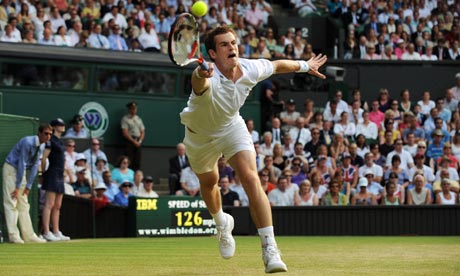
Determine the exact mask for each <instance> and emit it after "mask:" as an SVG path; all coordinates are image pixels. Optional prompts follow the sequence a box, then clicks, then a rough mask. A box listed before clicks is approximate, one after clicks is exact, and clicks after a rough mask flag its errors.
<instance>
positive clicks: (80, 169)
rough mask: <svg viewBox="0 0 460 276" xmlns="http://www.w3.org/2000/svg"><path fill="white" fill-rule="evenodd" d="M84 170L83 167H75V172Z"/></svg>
mask: <svg viewBox="0 0 460 276" xmlns="http://www.w3.org/2000/svg"><path fill="white" fill-rule="evenodd" d="M85 170H86V168H85V167H78V166H77V167H75V172H76V173H79V172H83V171H85Z"/></svg>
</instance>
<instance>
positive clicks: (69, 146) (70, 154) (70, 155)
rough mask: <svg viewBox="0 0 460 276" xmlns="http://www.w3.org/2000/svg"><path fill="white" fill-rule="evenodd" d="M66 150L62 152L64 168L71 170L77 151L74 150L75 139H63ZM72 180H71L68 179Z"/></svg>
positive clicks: (72, 169) (73, 166) (73, 167)
mask: <svg viewBox="0 0 460 276" xmlns="http://www.w3.org/2000/svg"><path fill="white" fill-rule="evenodd" d="M65 146H66V150H65V152H64V156H65V169H66V170H67V169H69V170H71V171H72V172H73V171H74V170H75V162H76V161H77V160H76V158H77V155H78V153H77V152H75V141H74V140H72V139H68V140H66V141H65ZM70 182H73V181H70Z"/></svg>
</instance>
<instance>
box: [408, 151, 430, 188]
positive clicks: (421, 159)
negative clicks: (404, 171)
mask: <svg viewBox="0 0 460 276" xmlns="http://www.w3.org/2000/svg"><path fill="white" fill-rule="evenodd" d="M414 161H415V166H414V167H412V168H411V169H410V170H409V172H408V174H409V179H414V175H415V174H416V173H417V172H418V171H421V172H422V173H423V175H424V176H425V179H426V181H427V182H428V183H430V184H433V181H434V174H433V169H432V168H430V167H429V166H427V165H425V156H424V155H423V154H421V153H417V154H416V155H415V157H414Z"/></svg>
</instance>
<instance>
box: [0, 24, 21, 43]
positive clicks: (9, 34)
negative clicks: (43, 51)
mask: <svg viewBox="0 0 460 276" xmlns="http://www.w3.org/2000/svg"><path fill="white" fill-rule="evenodd" d="M0 41H2V42H12V43H18V42H21V36H19V37H17V36H15V35H14V33H13V27H12V26H11V25H10V24H6V25H5V28H4V33H3V35H2V36H1V37H0Z"/></svg>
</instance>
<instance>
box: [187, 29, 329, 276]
mask: <svg viewBox="0 0 460 276" xmlns="http://www.w3.org/2000/svg"><path fill="white" fill-rule="evenodd" d="M205 46H206V50H207V52H208V54H209V56H210V58H211V60H212V61H213V62H214V64H212V63H210V64H209V71H206V70H202V69H201V68H200V67H197V68H196V69H195V71H194V72H193V74H192V88H193V93H192V94H191V95H190V98H189V101H188V104H187V107H186V108H184V110H183V111H182V112H181V114H180V116H181V122H182V123H183V124H184V125H185V127H186V130H185V138H184V144H185V145H186V146H187V155H188V157H189V160H190V165H191V167H192V169H193V170H194V171H195V173H196V174H197V176H198V178H199V180H200V188H201V196H202V197H203V199H204V201H205V202H206V205H207V207H208V210H209V212H210V213H211V215H212V217H213V218H214V220H215V222H216V226H217V237H218V241H219V247H220V253H221V255H222V257H223V258H225V259H228V258H231V257H232V256H233V255H234V253H235V240H234V239H233V237H232V230H233V226H234V221H233V217H232V216H230V215H229V214H225V213H224V212H223V211H222V203H221V197H220V192H219V188H218V186H217V182H218V179H219V172H218V169H217V160H218V159H219V157H220V156H221V155H222V154H223V155H224V156H225V157H226V158H227V160H228V162H229V163H230V165H231V166H232V168H233V169H234V170H235V171H236V174H237V175H238V176H239V177H240V179H241V182H242V183H243V187H244V189H245V191H246V193H247V195H248V197H249V207H250V211H251V216H252V219H253V221H254V224H255V225H256V227H257V229H258V233H259V236H260V239H261V241H262V259H263V261H264V264H265V272H266V273H274V272H284V271H287V267H286V265H285V264H284V262H283V261H282V260H281V257H280V254H279V251H278V247H277V244H276V241H275V237H274V232H273V223H272V215H271V209H270V204H269V202H268V199H267V196H266V195H265V193H264V191H263V190H262V187H261V184H260V181H259V177H258V174H257V168H256V153H255V151H254V145H253V142H252V138H251V135H249V132H248V130H247V128H246V125H245V123H244V120H243V119H242V117H241V116H240V113H239V110H240V108H241V106H243V104H244V102H245V100H246V98H247V96H248V95H249V93H250V92H251V89H252V88H253V87H254V86H255V85H256V84H257V83H258V82H260V81H262V80H264V79H266V78H268V77H270V76H271V75H273V74H280V73H291V72H299V73H306V72H308V73H309V74H312V75H315V76H318V77H320V78H322V79H324V78H325V76H324V75H323V74H321V73H319V72H318V69H319V68H320V67H321V66H322V65H323V64H324V63H325V62H326V60H327V58H326V56H322V55H318V56H317V57H315V58H312V59H310V60H308V61H303V60H300V61H292V60H276V61H269V60H264V59H260V60H248V59H243V58H239V57H238V45H237V42H236V33H235V32H234V31H233V30H232V29H230V28H229V27H228V26H221V27H217V28H215V29H213V30H211V31H210V32H209V33H208V34H207V37H206V39H205Z"/></svg>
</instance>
